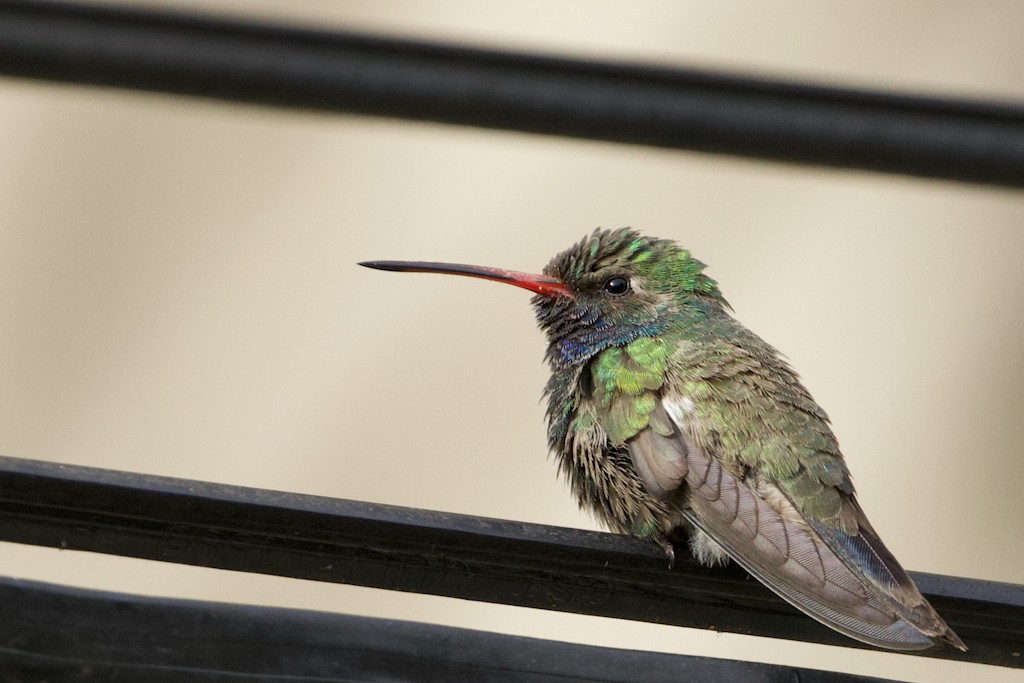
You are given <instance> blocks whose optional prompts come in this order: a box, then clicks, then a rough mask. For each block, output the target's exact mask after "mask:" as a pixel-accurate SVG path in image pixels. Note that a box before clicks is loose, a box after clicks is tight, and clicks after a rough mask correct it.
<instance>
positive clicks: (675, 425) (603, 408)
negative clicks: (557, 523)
mask: <svg viewBox="0 0 1024 683" xmlns="http://www.w3.org/2000/svg"><path fill="white" fill-rule="evenodd" d="M361 265H364V266H368V267H370V268H377V269H381V270H394V271H414V272H432V273H449V274H454V275H468V276H471V277H479V278H485V279H488V280H496V281H499V282H505V283H508V284H511V285H516V286H518V287H523V288H525V289H528V290H530V291H532V292H534V293H535V294H536V296H534V297H533V306H534V308H535V309H536V314H537V322H538V323H539V325H540V327H541V329H543V330H544V332H545V333H546V335H547V338H548V350H547V361H548V363H549V364H550V366H551V379H550V380H549V382H548V384H547V388H546V394H547V396H548V410H547V417H548V440H549V443H550V446H551V449H552V451H553V452H554V453H555V456H556V459H557V461H558V465H559V469H560V470H561V472H562V473H563V474H564V475H565V476H566V477H567V478H568V480H569V482H570V484H571V487H572V490H573V492H574V493H575V494H576V497H577V498H578V499H579V503H580V505H581V506H582V507H584V508H586V509H588V510H590V511H591V512H593V513H594V514H595V515H596V517H597V518H598V519H599V520H600V521H602V522H603V523H604V524H606V525H607V526H608V527H609V528H611V529H612V530H615V531H618V532H620V533H626V534H632V535H635V536H639V537H642V538H646V539H650V540H652V541H655V542H657V543H658V544H660V545H661V546H662V548H664V549H665V551H666V552H667V553H668V555H669V561H670V563H671V562H672V561H673V560H674V554H673V553H674V551H673V541H674V540H680V539H681V538H684V537H689V538H690V548H691V550H692V552H693V554H694V555H695V556H696V557H697V558H698V559H699V560H700V561H701V562H704V563H706V564H715V563H719V562H724V561H726V560H727V559H728V558H730V557H731V558H732V559H733V560H735V561H736V562H738V563H739V564H740V565H741V566H743V567H744V568H745V569H746V570H747V571H749V572H750V573H751V574H753V575H754V576H755V577H756V578H758V579H759V580H760V581H761V582H763V583H764V584H765V585H766V586H768V587H769V588H771V589H772V590H773V591H775V592H776V593H778V594H779V595H780V596H781V597H783V598H784V599H785V600H787V601H788V602H789V603H790V604H792V605H794V606H795V607H797V608H798V609H800V610H802V611H803V612H805V613H806V614H808V615H810V616H811V617H813V618H815V619H817V620H818V621H820V622H822V623H823V624H826V625H827V626H830V627H831V628H833V629H835V630H837V631H839V632H840V633H843V634H846V635H847V636H850V637H851V638H855V639H857V640H860V641H863V642H865V643H870V644H872V645H876V646H879V647H885V648H891V649H894V650H923V649H927V648H930V647H933V646H935V645H936V644H938V643H947V644H949V645H952V646H953V647H956V648H959V649H961V650H965V649H966V647H965V646H964V644H963V642H962V641H961V640H960V639H959V638H958V637H957V636H956V634H955V633H953V631H952V630H951V629H950V628H949V626H947V625H946V622H944V621H943V620H942V618H941V617H940V616H939V615H938V614H937V613H936V612H935V610H934V609H933V608H932V607H931V605H929V604H928V602H927V601H926V600H925V599H924V597H923V596H922V595H921V593H920V591H918V589H917V587H916V586H915V585H914V582H913V581H912V580H911V578H910V577H909V576H908V575H907V573H906V571H904V569H903V568H902V567H901V566H900V565H899V563H898V562H897V561H896V559H895V558H894V557H893V556H892V554H891V553H890V552H889V550H888V549H887V548H886V547H885V546H884V545H883V544H882V541H881V540H880V539H879V538H878V535H877V534H876V533H875V530H874V529H873V528H872V526H871V524H870V522H868V520H867V517H865V515H864V512H863V510H861V507H860V505H859V504H858V503H857V499H856V496H855V495H854V489H853V483H852V482H851V480H850V473H849V471H848V470H847V467H846V463H845V462H844V461H843V456H842V454H841V453H840V451H839V445H838V443H837V441H836V438H835V436H834V435H833V434H832V429H831V428H830V426H829V419H828V416H827V415H826V414H825V411H824V410H822V409H821V408H820V407H819V406H818V404H817V403H815V401H814V399H812V398H811V396H810V394H809V393H808V392H807V390H806V389H805V388H804V387H803V385H802V384H801V383H800V380H799V378H798V377H797V374H796V373H795V372H794V371H793V370H792V368H790V367H789V365H788V364H787V363H786V362H785V361H784V360H782V359H781V358H780V357H779V354H778V352H777V351H776V350H775V349H774V348H772V347H771V346H770V345H769V344H767V343H766V342H765V341H763V340H762V339H761V338H760V337H758V336H757V335H755V334H753V333H752V332H750V331H749V330H747V328H745V327H744V326H743V325H741V324H740V323H739V322H737V321H736V320H735V319H734V318H733V317H732V316H731V315H730V314H729V310H730V308H729V305H728V303H727V302H726V300H725V299H724V298H723V297H722V294H721V292H720V291H719V289H718V285H717V284H716V283H715V281H714V280H712V279H711V278H710V277H708V276H707V275H705V274H704V264H702V263H701V262H700V261H698V260H696V259H695V258H693V257H692V256H691V255H690V252H688V251H687V250H686V249H683V248H682V247H680V246H679V245H677V244H676V243H675V242H672V241H669V240H663V239H656V238H653V237H645V236H643V235H640V234H639V233H637V232H635V231H633V230H631V229H626V228H624V229H620V230H597V231H595V232H594V233H593V234H592V235H590V236H588V237H585V238H584V239H583V240H581V241H580V242H578V243H577V244H575V245H573V246H572V247H570V248H569V249H567V250H565V251H564V252H562V253H561V254H559V255H557V256H555V258H554V259H552V260H551V262H550V263H549V264H548V266H547V267H546V268H545V269H544V274H543V275H530V274H527V273H519V272H515V271H508V270H503V269H499V268H485V267H479V266H466V265H458V264H445V263H426V262H404V261H370V262H366V263H363V264H361Z"/></svg>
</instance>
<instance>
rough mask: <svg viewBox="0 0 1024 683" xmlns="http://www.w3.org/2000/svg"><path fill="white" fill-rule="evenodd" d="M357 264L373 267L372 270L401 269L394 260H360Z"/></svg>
mask: <svg viewBox="0 0 1024 683" xmlns="http://www.w3.org/2000/svg"><path fill="white" fill-rule="evenodd" d="M359 265H360V266H363V267H364V268H373V269H374V270H393V271H398V270H401V268H400V267H399V264H397V263H396V262H394V261H360V262H359Z"/></svg>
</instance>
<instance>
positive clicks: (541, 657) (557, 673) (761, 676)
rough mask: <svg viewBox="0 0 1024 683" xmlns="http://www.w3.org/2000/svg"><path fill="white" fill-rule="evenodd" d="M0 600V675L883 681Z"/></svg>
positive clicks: (7, 595) (313, 621) (190, 607)
mask: <svg viewBox="0 0 1024 683" xmlns="http://www.w3.org/2000/svg"><path fill="white" fill-rule="evenodd" d="M0 605H3V610H4V618H3V619H0V671H2V672H3V675H2V678H3V680H4V681H145V682H146V683H196V682H197V681H203V682H206V683H220V682H223V683H237V682H238V681H255V680H258V681H260V682H261V683H299V682H301V681H309V682H310V683H312V682H313V681H316V682H317V683H328V682H332V681H337V682H338V683H340V682H341V681H438V682H440V681H460V682H462V683H475V682H478V681H479V682H481V683H483V682H493V681H499V680H501V681H505V680H516V681H523V682H524V683H532V682H537V683H540V682H541V681H545V682H547V683H554V682H555V681H558V682H560V683H569V682H571V681H606V682H607V683H613V682H616V681H623V682H625V681H644V682H645V683H670V682H671V683H675V682H676V681H684V680H685V681H689V680H694V681H702V682H707V683H735V682H736V681H758V682H760V683H775V682H778V683H783V682H785V683H791V682H792V681H801V682H802V683H832V682H833V681H834V682H835V683H870V682H872V681H873V682H875V683H884V682H883V681H882V680H881V679H877V678H867V677H864V676H856V675H853V674H842V673H834V672H828V671H817V670H814V669H801V668H797V667H792V666H786V665H774V664H758V663H753V662H734V661H729V660H724V659H713V658H710V657H691V656H682V655H669V654H659V653H653V652H636V651H631V650H617V649H612V648H605V647H592V646H587V645H575V644H570V643H562V642H556V641H549V640H539V639H536V638H523V637H518V636H507V635H498V634H494V633H485V632H482V631H471V630H468V629H461V628H451V627H446V626H435V625H431V624H419V623H415V622H409V621H396V620H392V619H372V618H368V617H355V616H348V615H340V614H326V613H323V612H311V611H306V610H290V609H280V608H273V607H259V606H254V605H229V604H223V603H216V602H198V601H193V600H171V599H166V598H144V597H140V596H135V595H126V594H123V593H106V592H99V591H89V590H81V589H75V588H67V587H62V586H54V585H48V584H44V583H36V582H33V581H21V580H17V579H5V578H0Z"/></svg>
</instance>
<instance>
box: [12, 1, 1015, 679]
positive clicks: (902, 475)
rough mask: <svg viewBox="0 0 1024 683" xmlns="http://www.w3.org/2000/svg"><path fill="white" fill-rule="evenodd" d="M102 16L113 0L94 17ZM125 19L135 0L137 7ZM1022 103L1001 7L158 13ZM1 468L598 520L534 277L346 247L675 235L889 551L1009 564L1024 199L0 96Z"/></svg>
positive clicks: (599, 151)
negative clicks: (793, 389)
mask: <svg viewBox="0 0 1024 683" xmlns="http://www.w3.org/2000/svg"><path fill="white" fill-rule="evenodd" d="M124 4H128V3H124ZM132 4H139V5H157V4H158V3H144V2H137V3H132ZM159 4H161V5H167V6H178V7H187V8H189V9H201V10H202V11H226V12H232V13H238V14H244V15H246V16H250V17H262V18H274V19H286V20H290V21H294V22H296V23H302V24H309V25H315V26H321V27H338V28H343V29H356V30H366V31H371V32H379V33H385V34H398V35H407V36H416V37H419V36H422V37H429V38H431V39H441V40H453V41H459V42H463V43H467V44H473V45H482V46H487V47H508V48H513V49H521V50H530V51H541V52H555V53H560V54H570V55H580V56H586V57H596V58H612V59H628V60H639V61H646V62H654V63H662V64H680V65H687V66H706V67H713V68H721V69H729V70H738V71H742V72H753V73H760V74H766V75H776V76H782V77H791V78H799V79H809V80H813V81H818V82H823V83H830V84H845V85H859V86H866V87H885V88H896V89H908V90H913V91H919V92H931V93H942V94H950V95H967V96H976V97H984V98H993V99H1003V100H1011V101H1012V100H1016V101H1018V102H1022V101H1024V50H1021V42H1020V29H1021V27H1022V26H1024V5H1021V4H1019V3H1016V2H1010V1H1007V2H989V3H985V4H984V5H977V4H972V3H961V2H930V3H926V2H903V3H891V2H882V1H874V2H852V1H850V2H833V3H816V2H809V1H808V2H797V1H789V2H776V3H772V5H771V7H770V8H769V7H766V6H765V5H763V4H761V3H755V2H750V1H749V0H748V1H745V2H741V1H739V0H735V1H727V2H716V3H697V2H655V1H646V2H634V3H594V2H583V1H582V0H581V1H576V2H558V3H548V2H539V1H530V2H518V3H496V2H495V3H480V2H469V1H465V2H459V1H454V0H441V1H436V2H432V3H420V2H411V1H408V2H401V1H396V0H366V1H364V2H333V1H314V0H306V1H305V2H302V3H295V2H287V1H286V0H278V1H276V2H271V1H270V0H266V1H262V2H254V1H249V2H240V1H231V0H217V1H216V2H211V1H210V0H203V1H202V2H199V1H193V2H184V1H181V2H171V1H168V2H164V3H159ZM0 148H2V149H3V153H2V154H0V330H2V331H0V358H2V359H3V363H2V364H0V426H2V428H0V453H2V454H4V455H14V456H20V457H26V458H38V459H45V460H53V461H59V462H66V463H77V464H85V465H93V466H98V467H108V468H116V469H123V470H131V471H137V472H149V473H155V474H163V475H172V476H176V477H186V478H193V479H200V480H208V481H218V482H230V483H235V484H244V485H248V486H255V487H264V488H275V489H283V490H288V491H298V492H304V493H314V494H321V495H326V496H334V497H341V498H352V499H359V500H367V501H378V502H386V503H393V504H398V505H408V506H416V507H423V508H430V509H437V510H449V511H455V512H461V513H467V514H473V515H485V516H492V517H500V518H506V519H515V520H525V521H529V522H538V523H545V524H556V525H564V526H573V527H585V528H593V527H594V525H593V522H592V521H591V520H590V519H589V518H588V517H586V516H585V515H584V514H582V513H580V512H578V511H577V510H576V507H575V504H574V503H573V501H572V500H571V498H570V496H569V494H568V491H567V489H566V487H565V485H564V483H563V482H561V481H559V480H558V479H557V478H556V475H555V468H554V466H553V465H552V463H551V461H550V460H549V459H548V458H547V457H546V447H545V439H544V426H543V419H542V418H543V405H542V404H541V403H540V402H539V398H540V394H541V388H542V386H543V383H544V381H545V379H546V374H547V373H546V369H545V367H544V366H543V364H542V353H543V340H542V338H541V335H540V333H539V332H538V331H537V330H536V329H535V328H534V324H533V319H532V314H531V311H530V308H529V306H528V296H527V295H526V294H525V293H523V292H521V291H519V290H515V289H512V288H502V287H497V286H493V285H490V284H486V283H480V282H473V281H467V280H455V279H453V280H451V281H449V280H447V279H445V278H439V277H429V276H400V275H390V274H384V273H378V272H371V271H368V270H364V269H361V268H358V267H356V266H355V262H356V261H359V260H364V259H370V258H395V259H405V258H420V259H429V260H451V261H460V262H470V263H474V262H475V263H482V264H488V265H501V266H506V267H510V268H515V269H519V270H535V269H539V268H540V267H542V266H543V265H544V264H545V263H546V262H547V260H548V259H549V258H550V256H551V255H553V254H554V253H555V252H557V251H559V250H560V249H562V248H564V247H566V246H568V245H569V244H570V243H571V242H573V241H575V240H576V239H578V238H579V237H580V236H582V235H583V234H584V233H586V232H588V231H590V230H592V229H593V228H594V227H595V226H598V225H601V226H606V227H615V226H620V225H633V226H636V227H638V228H640V229H642V230H644V231H646V232H649V233H651V234H656V235H659V236H663V237H671V238H675V239H678V240H679V241H681V242H682V243H683V244H685V245H687V246H688V247H689V248H691V249H692V250H693V252H694V253H695V254H696V255H697V256H698V257H699V258H701V259H702V260H704V261H705V262H707V263H708V264H710V273H711V275H712V276H713V277H715V278H717V279H718V280H719V282H720V283H721V286H722V289H723V290H724V292H725V294H726V296H727V297H728V298H729V300H730V301H731V302H732V304H733V305H734V307H735V309H736V315H737V317H738V318H739V319H741V320H742V321H744V322H745V323H746V324H747V325H748V326H750V327H751V328H753V329H754V330H755V331H757V332H758V333H759V334H761V335H762V336H764V337H765V338H766V339H768V340H769V341H770V342H772V343H774V344H775V345H776V346H778V347H779V348H780V349H782V350H783V351H784V352H785V353H786V354H787V355H788V356H789V358H790V359H791V360H792V362H793V363H794V365H795V366H796V367H797V368H798V369H799V370H800V372H801V373H802V375H803V377H804V378H805V380H806V383H807V385H808V386H809V388H810V389H811V391H812V392H813V393H814V395H815V396H816V397H817V399H818V400H819V401H820V402H821V403H822V405H824V406H825V408H826V409H827V410H828V411H829V412H830V414H831V415H832V417H833V421H834V423H835V427H836V430H837V432H838V434H839V437H840V440H841V442H842V444H843V446H844V450H845V452H846V454H847V458H848V460H849V461H850V464H851V467H852V469H853V472H854V475H855V477H856V481H857V485H858V488H859V491H860V495H861V500H862V502H863V505H864V507H865V508H866V509H867V511H868V513H869V515H870V516H871V518H872V520H873V521H874V523H875V526H876V527H878V529H879V530H880V532H881V533H882V535H883V537H884V538H885V539H886V541H887V543H888V545H889V546H890V547H891V548H892V550H893V551H894V552H895V553H896V555H897V556H898V557H899V558H901V560H902V562H903V563H904V565H906V566H907V567H908V568H910V569H914V570H920V571H928V572H935V573H942V574H951V575H959V576H969V577H979V578H985V579H992V580H998V581H1009V582H1016V583H1021V582H1024V544H1022V543H1021V541H1020V539H1021V528H1022V526H1024V510H1022V508H1021V501H1020V490H1021V482H1022V479H1024V464H1022V459H1021V457H1020V451H1019V444H1020V443H1021V442H1022V440H1024V364H1022V352H1024V268H1022V267H1021V264H1020V259H1021V254H1022V253H1024V194H1021V193H1019V192H1011V191H1005V190H994V189H986V188H980V187H969V186H962V185H956V184H952V183H943V182H936V181H924V180H913V179H902V178H895V177H887V176H881V175H872V174H865V173H854V172H837V171H828V170H815V169H803V168H790V167H783V166H777V165H771V164H765V163H755V162H748V161H741V160H732V159H724V158H719V157H711V156H703V155H699V154H690V153H677V152H669V151H655V150H650V149H643V148H634V147H626V146H615V145H611V144H603V143H590V142H580V141H568V140H561V139H555V138H545V137H532V136H528V135H521V134H512V133H499V132H488V131H479V130H472V129H463V128H455V127H446V126H439V125H425V124H423V125H420V124H409V123H400V122H394V121H381V120H373V119H368V118H359V117H354V116H326V115H313V114H305V113H292V112H286V111H275V110H265V109H259V108H255V107H245V106H237V105H227V104H218V103H212V102H205V101H197V100H190V99H184V98H176V97H170V96H161V95H150V94H136V93H127V92H121V91H107V90H100V89H91V88H82V87H66V86H57V85H50V84H44V83H37V82H29V81H19V80H12V79H0ZM0 550H2V555H0V557H2V560H0V572H2V573H3V574H8V575H14V576H23V577H32V578H37V579H42V580H47V581H56V582H61V583H67V584H73V585H79V586H88V587H97V588H104V589H115V590H126V591H134V592H139V593H146V594H156V595H170V596H187V597H197V598H212V599H219V600H228V601H239V602H253V603H262V604H272V605H283V606H292V607H303V608H315V609H325V610H332V611H339V612H348V613H365V614H372V615H378V616H387V617H396V618H406V619H415V620H423V621H431V622H436V623H446V624H454V625H461V626H467V627H471V628H480V629H487V630H493V631H500V632H506V633H516V634H524V635H530V636H536V637H542V638H558V639H570V640H575V641H579V642H587V643H596V644H601V645H610V646H618V647H626V648H637V649H653V650H659V651H664V652H679V653H692V654H701V655H709V656H716V657H734V658H741V659H750V660H760V661H770V662H785V663H793V664H798V665H803V666H812V667H823V668H829V669H835V670H849V671H856V672H859V673H864V674H870V675H878V676H886V677H893V678H901V679H907V680H916V681H942V680H950V681H952V680H967V679H968V678H969V679H970V680H973V681H1011V680H1021V676H1020V674H1019V673H1017V672H1011V671H1008V670H1003V669H992V668H985V667H977V666H969V665H961V664H955V663H949V662H941V661H929V660H925V659H921V658H914V657H908V656H902V655H890V654H883V653H878V652H862V651H854V650H848V649H845V648H824V647H813V646H804V645H800V644H796V643H788V642H781V641H770V640H765V639H756V638H746V637H742V636H735V635H718V634H713V633H708V632H699V631H690V630H685V629H680V628H671V627H659V626H655V625H650V624H638V623H631V622H626V621H616V620H609V619H597V618H586V617H580V616H574V615H566V614H559V613H554V612H545V611H538V610H527V609H518V608H511V607H501V606H492V605H483V604H476V603H470V602H464V601H458V600H449V599H442V598H432V597H427V596H418V595H405V594H399V593H390V592H386V591H376V590H369V589H360V588H354V587H348V586H337V585H318V584H315V583H312V582H302V581H293V580H286V579H280V578H275V577H264V576H256V575H244V574H238V573H231V572H220V571H212V570H204V569H198V568H190V567H180V566H174V565H169V564H160V563H155V562H144V561H136V560H129V559H122V558H114V557H104V556H99V555H91V554H87V553H75V552H59V551H56V550H50V549H41V548H32V547H23V546H17V545H10V544H4V545H3V546H2V548H0Z"/></svg>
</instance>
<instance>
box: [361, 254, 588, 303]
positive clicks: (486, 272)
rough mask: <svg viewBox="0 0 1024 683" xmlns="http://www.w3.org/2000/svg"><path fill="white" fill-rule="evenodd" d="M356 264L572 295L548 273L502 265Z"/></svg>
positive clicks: (401, 262) (384, 262) (396, 262)
mask: <svg viewBox="0 0 1024 683" xmlns="http://www.w3.org/2000/svg"><path fill="white" fill-rule="evenodd" d="M359 265H361V266H366V267H367V268H376V269H377V270H393V271H397V272H401V273H446V274H448V275H464V276H466V277H479V278H483V279H484V280H494V281H495V282H504V283H506V284H510V285H515V286H516V287H522V288H523V289H528V290H530V291H531V292H534V293H536V294H541V295H543V296H572V292H571V291H570V290H569V288H568V287H567V286H566V285H565V283H564V282H562V281H561V280H559V279H558V278H553V277H548V276H547V275H532V274H530V273H520V272H518V271H515V270H505V269H504V268H488V267H486V266H466V265H462V264H461V263H431V262H429V261H363V262H362V263H360V264H359Z"/></svg>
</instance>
